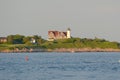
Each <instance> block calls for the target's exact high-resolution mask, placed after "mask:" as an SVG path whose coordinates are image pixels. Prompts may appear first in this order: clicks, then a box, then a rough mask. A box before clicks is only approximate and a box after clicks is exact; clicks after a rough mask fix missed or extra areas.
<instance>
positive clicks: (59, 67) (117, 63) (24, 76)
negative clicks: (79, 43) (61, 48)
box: [0, 52, 120, 80]
mask: <svg viewBox="0 0 120 80" xmlns="http://www.w3.org/2000/svg"><path fill="white" fill-rule="evenodd" d="M26 56H28V60H26ZM0 80H120V53H119V52H118V53H117V52H116V53H113V52H111V53H108V52H97V53H96V52H88V53H87V52H86V53H85V52H84V53H7V54H5V53H0Z"/></svg>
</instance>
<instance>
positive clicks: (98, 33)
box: [0, 0, 120, 42]
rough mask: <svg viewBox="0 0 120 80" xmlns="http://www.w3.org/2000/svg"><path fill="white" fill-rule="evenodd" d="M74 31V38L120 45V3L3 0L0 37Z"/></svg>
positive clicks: (0, 2) (112, 0)
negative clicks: (119, 43)
mask: <svg viewBox="0 0 120 80" xmlns="http://www.w3.org/2000/svg"><path fill="white" fill-rule="evenodd" d="M67 28H70V29H71V35H72V37H79V38H95V37H97V38H101V39H106V40H109V41H118V42H120V36H119V34H120V0H0V36H1V37H2V36H7V35H11V34H21V35H25V36H28V35H30V36H31V35H39V36H42V38H45V39H47V37H48V31H49V30H59V31H66V30H67Z"/></svg>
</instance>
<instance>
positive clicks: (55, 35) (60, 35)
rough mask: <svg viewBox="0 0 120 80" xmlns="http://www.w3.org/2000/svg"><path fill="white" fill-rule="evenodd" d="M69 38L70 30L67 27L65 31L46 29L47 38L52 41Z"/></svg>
mask: <svg viewBox="0 0 120 80" xmlns="http://www.w3.org/2000/svg"><path fill="white" fill-rule="evenodd" d="M68 38H71V30H70V28H68V29H67V32H61V31H48V40H49V41H54V40H56V39H68Z"/></svg>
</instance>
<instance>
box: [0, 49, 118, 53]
mask: <svg viewBox="0 0 120 80" xmlns="http://www.w3.org/2000/svg"><path fill="white" fill-rule="evenodd" d="M32 52H70V53H76V52H120V49H112V48H106V49H101V48H93V49H92V48H68V49H66V48H56V49H32V48H30V49H26V48H24V49H21V50H19V49H18V48H16V49H15V50H8V49H6V50H2V51H0V53H32Z"/></svg>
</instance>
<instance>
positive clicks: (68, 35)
mask: <svg viewBox="0 0 120 80" xmlns="http://www.w3.org/2000/svg"><path fill="white" fill-rule="evenodd" d="M70 32H71V30H70V28H68V29H67V38H71V33H70Z"/></svg>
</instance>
